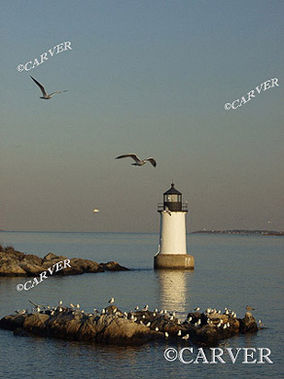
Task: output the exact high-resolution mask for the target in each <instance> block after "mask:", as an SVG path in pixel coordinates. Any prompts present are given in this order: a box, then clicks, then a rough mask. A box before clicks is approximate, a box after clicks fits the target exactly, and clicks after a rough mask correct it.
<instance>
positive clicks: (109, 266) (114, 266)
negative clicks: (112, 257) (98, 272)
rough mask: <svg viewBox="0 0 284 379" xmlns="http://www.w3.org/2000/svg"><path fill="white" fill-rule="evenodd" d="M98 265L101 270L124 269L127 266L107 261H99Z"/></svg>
mask: <svg viewBox="0 0 284 379" xmlns="http://www.w3.org/2000/svg"><path fill="white" fill-rule="evenodd" d="M100 266H101V267H102V268H103V270H106V271H126V270H128V269H127V268H125V267H123V266H120V265H119V264H118V263H117V262H113V261H111V262H107V263H100Z"/></svg>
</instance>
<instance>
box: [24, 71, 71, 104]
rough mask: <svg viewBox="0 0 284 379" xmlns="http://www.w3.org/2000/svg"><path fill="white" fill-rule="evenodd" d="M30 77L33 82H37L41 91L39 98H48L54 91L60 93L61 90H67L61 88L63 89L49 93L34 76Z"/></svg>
mask: <svg viewBox="0 0 284 379" xmlns="http://www.w3.org/2000/svg"><path fill="white" fill-rule="evenodd" d="M30 77H31V78H32V80H33V81H34V82H35V84H37V85H38V86H39V88H40V90H41V92H42V96H40V98H41V99H45V100H49V99H51V97H52V96H53V95H55V94H56V93H62V92H67V90H63V91H55V92H51V93H50V94H48V93H47V92H46V90H45V88H44V86H43V85H42V84H40V83H39V82H38V81H37V80H36V79H35V78H33V77H32V76H31V75H30Z"/></svg>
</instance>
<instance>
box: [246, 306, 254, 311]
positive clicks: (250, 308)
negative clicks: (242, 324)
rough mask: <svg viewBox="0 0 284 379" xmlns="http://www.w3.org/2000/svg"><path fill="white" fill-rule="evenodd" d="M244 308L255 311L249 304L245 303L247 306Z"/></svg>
mask: <svg viewBox="0 0 284 379" xmlns="http://www.w3.org/2000/svg"><path fill="white" fill-rule="evenodd" d="M246 310H247V311H255V308H253V307H250V306H249V305H247V306H246Z"/></svg>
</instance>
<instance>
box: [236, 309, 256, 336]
mask: <svg viewBox="0 0 284 379" xmlns="http://www.w3.org/2000/svg"><path fill="white" fill-rule="evenodd" d="M239 322H240V332H241V333H249V332H251V333H253V332H256V331H257V330H258V327H257V324H256V322H255V318H254V317H253V315H252V314H251V313H250V312H246V314H245V317H244V318H243V319H240V320H239Z"/></svg>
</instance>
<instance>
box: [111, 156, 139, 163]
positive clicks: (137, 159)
mask: <svg viewBox="0 0 284 379" xmlns="http://www.w3.org/2000/svg"><path fill="white" fill-rule="evenodd" d="M121 158H132V159H134V160H135V162H141V159H140V158H138V157H137V155H136V154H124V155H119V156H118V157H116V158H115V159H121Z"/></svg>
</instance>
